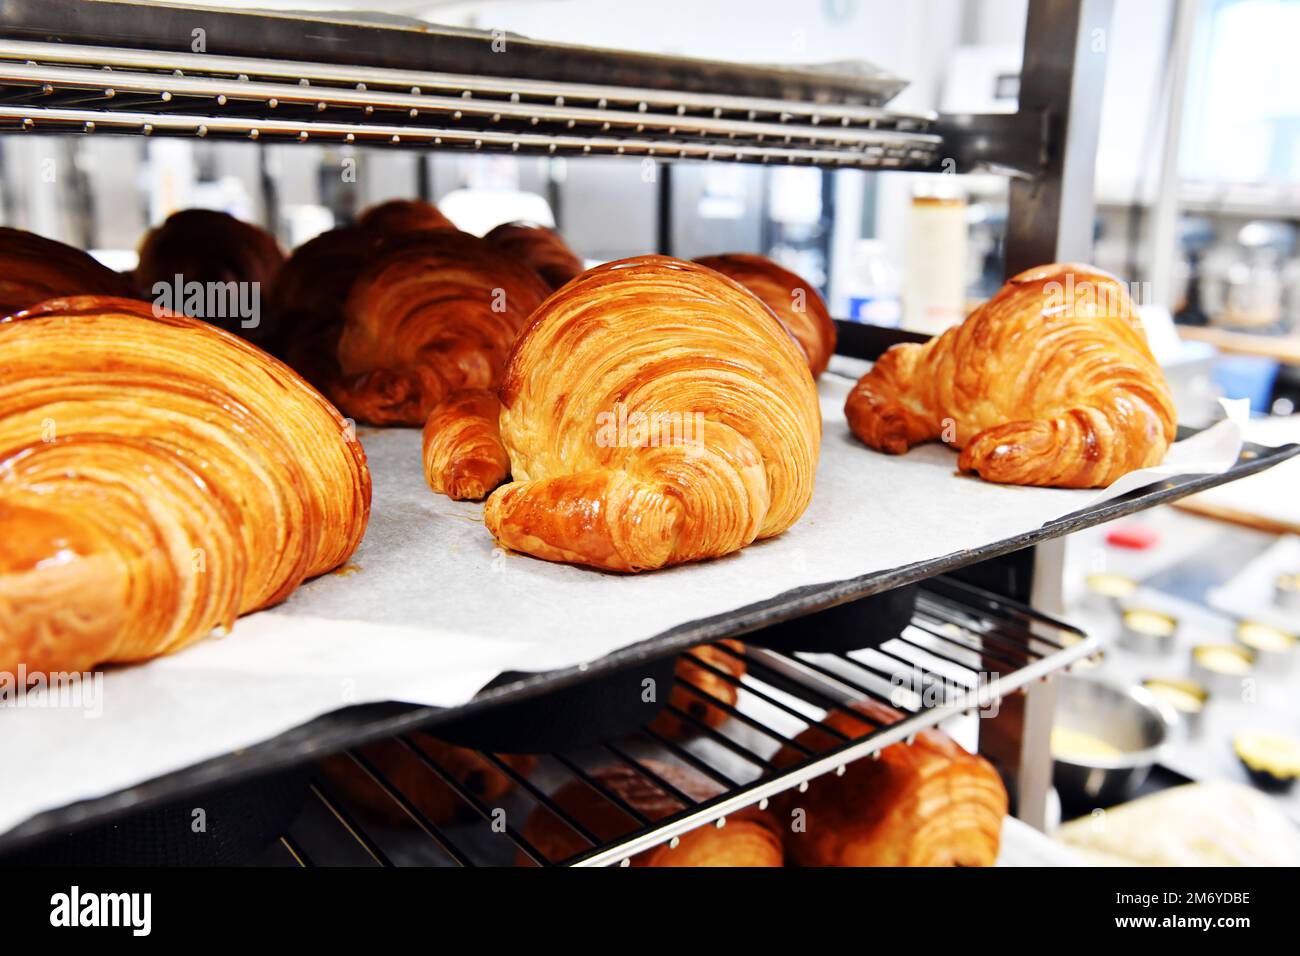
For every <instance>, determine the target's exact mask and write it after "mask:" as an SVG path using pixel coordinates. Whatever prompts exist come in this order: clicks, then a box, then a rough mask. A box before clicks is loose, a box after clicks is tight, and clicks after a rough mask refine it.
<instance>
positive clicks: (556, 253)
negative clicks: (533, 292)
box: [483, 222, 582, 289]
mask: <svg viewBox="0 0 1300 956" xmlns="http://www.w3.org/2000/svg"><path fill="white" fill-rule="evenodd" d="M483 238H484V239H486V240H487V241H488V242H490V243H493V244H494V245H497V246H499V247H501V248H502V249H504V250H505V251H506V252H508V253H510V254H511V255H512V256H515V257H517V258H518V259H520V260H521V261H522V262H523V263H524V264H525V265H527V266H530V267H532V268H533V269H534V270H536V272H537V274H538V275H540V276H541V277H542V278H543V279H545V280H546V284H547V285H549V286H550V287H551V288H552V289H558V288H559V287H560V286H562V285H564V283H566V282H568V281H569V280H570V279H572V278H573V277H574V276H576V275H577V274H578V273H579V272H581V271H582V260H581V259H579V258H578V257H577V256H576V255H575V254H574V252H573V250H572V249H570V248H569V246H568V244H567V243H566V242H565V241H564V240H563V239H562V238H561V237H560V234H559V233H558V232H556V231H555V230H554V229H548V228H547V227H546V226H539V225H536V224H535V223H530V222H505V223H502V224H501V225H499V226H497V227H496V228H495V229H493V230H491V231H490V232H489V233H488V234H487V235H486V236H484V237H483Z"/></svg>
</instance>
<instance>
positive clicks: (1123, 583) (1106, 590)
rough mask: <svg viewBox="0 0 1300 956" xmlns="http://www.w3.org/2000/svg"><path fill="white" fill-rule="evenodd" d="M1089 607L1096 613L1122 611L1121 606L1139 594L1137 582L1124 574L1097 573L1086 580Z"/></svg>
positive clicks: (1086, 599)
mask: <svg viewBox="0 0 1300 956" xmlns="http://www.w3.org/2000/svg"><path fill="white" fill-rule="evenodd" d="M1084 583H1085V585H1086V586H1087V596H1086V598H1085V601H1086V603H1087V605H1088V606H1089V607H1090V608H1092V609H1093V610H1095V611H1115V612H1119V611H1120V610H1122V608H1121V604H1122V603H1123V602H1124V601H1127V600H1128V599H1129V598H1131V597H1132V596H1133V595H1134V594H1136V593H1137V589H1138V586H1137V582H1136V581H1134V580H1133V579H1132V578H1126V577H1125V576H1124V575H1122V574H1111V573H1109V572H1105V571H1099V572H1095V573H1093V574H1090V575H1088V576H1087V577H1086V578H1084Z"/></svg>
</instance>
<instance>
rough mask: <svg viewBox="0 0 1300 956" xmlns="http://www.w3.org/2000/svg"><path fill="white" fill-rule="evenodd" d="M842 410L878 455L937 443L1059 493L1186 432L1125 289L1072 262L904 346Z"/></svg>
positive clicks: (975, 463)
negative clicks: (1179, 423) (1179, 430)
mask: <svg viewBox="0 0 1300 956" xmlns="http://www.w3.org/2000/svg"><path fill="white" fill-rule="evenodd" d="M844 411H845V414H846V415H847V417H848V420H849V427H850V428H852V430H853V433H854V434H855V435H857V436H858V437H859V438H861V439H862V440H863V441H864V442H866V443H867V444H868V445H870V446H871V447H872V448H876V449H878V450H880V451H885V452H889V453H891V454H901V453H902V452H904V451H906V450H907V449H908V448H910V447H911V446H912V445H916V444H919V443H921V442H925V441H932V440H934V439H936V438H938V439H942V440H943V441H945V442H947V443H948V444H950V445H952V446H953V447H955V448H959V449H961V451H962V454H961V457H960V458H959V460H958V467H960V468H961V469H962V470H965V471H974V472H977V473H978V474H979V475H980V477H981V478H984V479H986V480H989V481H997V482H1005V483H1008V484H1018V485H1050V486H1055V487H1063V488H1092V487H1105V486H1106V485H1109V484H1110V483H1111V482H1113V481H1115V480H1116V479H1117V478H1119V477H1120V476H1121V475H1124V474H1126V473H1127V472H1130V471H1133V470H1135V469H1138V468H1145V467H1148V466H1150V465H1154V464H1158V463H1159V462H1160V461H1161V460H1162V459H1163V458H1164V456H1165V452H1166V451H1167V450H1168V448H1169V445H1170V443H1171V442H1172V441H1173V440H1174V436H1175V433H1176V429H1177V424H1176V418H1175V412H1174V404H1173V398H1172V396H1171V395H1170V392H1169V386H1168V383H1167V382H1166V381H1165V378H1164V374H1163V373H1162V372H1161V370H1160V367H1159V365H1157V364H1156V361H1155V359H1154V358H1153V357H1152V355H1151V350H1150V348H1149V347H1148V346H1147V341H1146V336H1145V333H1144V332H1143V329H1142V326H1141V323H1140V322H1139V320H1138V317H1137V315H1136V312H1135V310H1134V306H1133V302H1132V300H1131V299H1130V298H1129V296H1128V293H1127V292H1126V291H1125V289H1124V287H1123V286H1122V285H1121V284H1120V283H1119V282H1118V281H1117V280H1116V279H1115V278H1114V277H1113V276H1110V275H1107V274H1106V273H1103V272H1100V271H1098V270H1096V269H1093V268H1092V267H1090V266H1081V265H1069V264H1055V265H1048V266H1041V267H1039V268H1036V269H1030V270H1028V271H1026V272H1023V273H1021V274H1020V275H1018V276H1016V277H1015V278H1013V279H1011V280H1010V281H1008V282H1007V284H1006V285H1004V286H1003V287H1002V289H1001V290H999V291H998V293H997V294H996V295H995V296H994V297H993V298H992V299H990V300H989V301H988V302H986V303H984V304H983V305H982V306H980V307H979V308H978V309H976V310H975V311H974V312H973V313H971V315H970V317H969V318H967V319H966V321H965V322H963V323H962V324H961V325H959V326H956V327H954V328H951V329H949V330H948V331H946V332H944V333H943V335H941V336H939V337H938V338H936V339H932V340H931V341H929V342H927V343H925V344H924V345H914V344H904V345H895V346H894V347H893V348H891V349H890V350H889V351H887V352H886V353H885V354H884V355H883V356H881V358H880V360H879V361H878V362H876V364H875V366H874V367H873V368H872V369H871V371H869V372H868V373H867V374H866V375H864V376H863V377H862V380H861V381H859V382H858V384H857V386H856V387H855V388H854V389H853V391H852V392H851V393H850V394H849V398H848V401H847V402H846V403H845V407H844Z"/></svg>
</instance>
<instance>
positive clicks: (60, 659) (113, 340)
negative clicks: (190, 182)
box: [0, 296, 370, 671]
mask: <svg viewBox="0 0 1300 956" xmlns="http://www.w3.org/2000/svg"><path fill="white" fill-rule="evenodd" d="M0 367H3V368H5V369H6V371H7V372H9V373H12V374H7V375H6V376H5V377H4V378H3V380H0V540H4V541H5V542H6V547H5V548H4V549H2V550H0V671H13V670H14V669H15V668H16V667H17V666H18V665H19V664H24V665H26V667H27V668H28V670H29V671H49V670H85V669H88V668H91V667H94V666H97V665H99V664H104V663H115V662H126V661H138V660H143V659H146V658H149V657H153V656H156V655H158V654H164V653H167V652H169V651H172V650H175V649H177V648H179V647H183V646H184V645H186V644H188V643H191V642H193V641H195V640H198V639H199V638H201V637H203V636H205V635H206V634H208V633H209V632H210V631H211V630H212V629H213V628H214V627H218V626H228V625H230V624H231V623H232V622H233V620H234V618H235V617H236V616H237V615H239V614H243V613H246V612H248V611H252V610H255V609H257V608H261V607H265V606H267V605H270V604H274V603H277V602H279V601H282V600H283V599H284V598H285V597H287V596H288V595H289V593H290V592H292V591H293V589H294V588H296V587H297V586H298V584H299V583H301V582H302V581H303V580H304V579H305V578H307V577H311V576H314V575H317V574H321V573H323V572H325V571H328V570H330V569H331V568H333V567H335V566H337V565H338V564H340V563H342V562H343V561H344V560H346V559H347V558H348V557H349V556H350V555H351V554H352V552H353V550H355V548H356V546H357V544H358V543H359V542H360V540H361V536H362V534H363V533H364V531H365V527H366V521H367V518H368V515H369V508H370V474H369V471H368V470H367V468H366V463H365V454H364V452H363V451H362V450H361V446H360V445H359V444H358V443H357V442H356V440H355V438H354V436H353V435H352V434H351V430H350V428H349V426H348V425H347V423H345V422H344V420H343V419H342V418H341V417H340V416H339V414H338V412H337V411H335V410H334V408H333V407H332V406H330V404H329V403H328V402H326V401H325V400H324V399H323V398H322V397H321V396H320V395H319V394H318V393H317V392H315V391H314V390H313V389H311V388H310V387H309V386H308V385H307V384H306V383H305V382H303V381H302V379H300V378H299V377H298V376H297V375H296V374H295V373H294V372H292V371H291V370H290V369H288V368H287V367H285V366H283V365H281V364H280V363H279V362H277V361H276V360H275V359H272V358H271V357H270V356H268V355H266V354H265V353H263V352H261V351H260V350H258V349H257V348H256V347H254V346H251V345H249V344H248V343H246V342H243V341H242V340H240V339H238V338H235V337H234V336H232V335H229V334H228V333H225V332H222V331H221V330H219V329H216V328H214V327H212V326H210V325H207V324H206V323H203V322H201V321H198V320H194V319H188V318H185V317H183V316H174V315H163V316H161V317H154V316H153V315H152V311H151V307H150V305H149V304H148V303H145V302H140V301H137V300H126V299H106V298H102V297H97V296H86V297H80V298H74V299H69V300H52V301H50V302H47V303H45V304H43V305H41V306H39V307H37V308H36V309H33V310H31V311H29V312H27V313H22V314H20V315H18V316H16V317H11V318H9V319H5V320H3V321H0Z"/></svg>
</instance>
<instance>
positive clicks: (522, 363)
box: [484, 256, 821, 571]
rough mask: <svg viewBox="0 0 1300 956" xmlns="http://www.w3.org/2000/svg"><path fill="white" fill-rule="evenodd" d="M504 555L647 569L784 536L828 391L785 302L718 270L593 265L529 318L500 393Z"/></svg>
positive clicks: (664, 262)
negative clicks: (769, 299)
mask: <svg viewBox="0 0 1300 956" xmlns="http://www.w3.org/2000/svg"><path fill="white" fill-rule="evenodd" d="M501 400H502V404H503V406H504V410H503V411H502V414H501V436H502V439H503V440H504V442H505V445H506V448H507V450H508V451H509V453H510V464H511V471H512V474H513V477H514V481H513V483H511V484H508V485H505V486H503V487H501V488H498V489H497V490H496V491H495V492H494V493H493V494H492V497H490V498H489V499H488V501H487V505H486V506H485V508H484V520H485V522H486V524H487V526H488V529H489V530H490V531H491V532H492V533H493V535H495V536H496V538H497V540H498V541H500V542H501V544H503V545H505V546H506V547H509V548H513V549H515V550H516V551H523V552H526V553H528V554H532V555H535V556H536V557H539V558H546V559H547V560H551V561H568V562H572V563H575V564H586V565H591V566H593V567H597V568H605V569H608V570H614V571H642V570H646V569H649V568H660V567H664V566H665V565H669V564H677V563H680V562H684V561H694V560H698V559H701V558H710V557H717V556H718V555H723V554H729V553H730V552H732V551H737V550H739V549H740V548H743V547H744V546H745V545H747V544H749V543H750V542H752V541H754V540H756V539H759V538H768V537H772V536H773V535H777V534H780V533H781V532H782V531H784V530H785V529H786V528H788V527H790V525H792V524H794V522H795V521H796V520H798V518H799V516H800V515H801V514H803V511H804V509H805V508H806V507H807V506H808V502H809V500H810V499H811V497H812V488H813V472H814V470H815V469H816V467H817V454H818V450H819V448H820V443H821V413H820V409H819V406H818V402H817V390H816V386H815V385H814V384H813V380H812V375H811V374H809V371H808V365H807V363H806V362H805V361H804V357H803V355H802V354H801V353H800V351H799V348H798V346H797V344H796V343H795V341H794V339H792V338H791V337H790V335H789V334H788V333H787V332H786V330H785V329H784V328H782V327H781V323H780V322H779V321H777V319H776V317H775V316H774V315H773V314H772V312H771V310H770V309H768V308H767V307H766V306H764V305H763V304H762V303H761V302H760V301H758V299H756V298H755V297H754V296H752V295H751V294H749V293H748V292H746V291H745V290H744V289H743V288H742V287H741V286H739V285H737V284H736V283H734V282H732V281H731V280H730V279H728V278H726V277H725V276H722V275H720V274H718V273H717V272H714V271H713V270H711V269H706V268H705V267H703V266H700V265H696V264H694V263H690V262H682V261H680V260H677V259H670V258H667V257H665V256H642V257H638V258H634V259H624V260H622V261H620V262H612V263H608V264H606V265H603V266H600V267H599V268H596V269H592V270H589V271H587V272H584V273H583V274H582V275H580V276H579V277H578V278H577V279H575V280H573V281H572V282H570V283H569V284H568V285H566V286H565V287H564V288H563V289H561V290H560V291H559V292H557V293H555V294H554V295H552V296H551V297H550V298H549V299H548V300H547V301H546V303H545V304H544V305H543V306H542V307H541V308H539V309H538V310H537V311H536V312H535V313H534V314H533V316H532V318H531V319H530V320H529V323H528V327H527V328H526V329H525V330H524V332H523V333H522V334H521V335H520V337H519V341H518V342H517V343H516V344H515V348H514V351H513V352H512V353H511V357H510V365H509V368H508V369H507V371H506V376H505V379H504V381H503V383H502V386H501Z"/></svg>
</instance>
